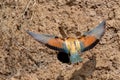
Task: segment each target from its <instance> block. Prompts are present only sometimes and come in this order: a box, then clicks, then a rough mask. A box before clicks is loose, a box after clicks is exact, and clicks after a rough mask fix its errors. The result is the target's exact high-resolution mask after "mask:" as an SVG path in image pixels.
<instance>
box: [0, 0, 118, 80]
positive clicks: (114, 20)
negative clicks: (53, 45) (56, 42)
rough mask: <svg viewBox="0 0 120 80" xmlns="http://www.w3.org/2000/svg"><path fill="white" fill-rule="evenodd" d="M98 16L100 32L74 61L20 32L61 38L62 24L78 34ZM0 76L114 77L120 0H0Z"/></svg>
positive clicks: (45, 79)
mask: <svg viewBox="0 0 120 80" xmlns="http://www.w3.org/2000/svg"><path fill="white" fill-rule="evenodd" d="M104 19H106V32H105V34H104V36H103V37H102V39H101V40H100V42H99V43H98V44H97V45H96V46H95V47H94V48H93V49H91V50H89V51H86V52H84V53H83V55H82V58H83V62H81V63H79V64H71V65H70V64H67V63H63V62H65V60H66V57H65V56H66V55H64V56H62V60H59V57H58V56H59V54H58V52H56V51H54V50H51V49H49V48H47V47H46V46H44V45H43V44H40V43H38V42H37V41H35V40H34V39H33V38H32V37H31V36H29V35H28V34H27V33H26V32H25V30H30V31H33V32H36V33H47V34H53V35H57V36H59V37H62V34H60V30H59V27H62V28H63V29H64V31H65V32H66V34H67V36H70V37H71V36H74V37H79V36H81V35H82V34H83V33H84V32H85V31H88V30H90V29H93V28H94V27H96V26H97V25H98V24H99V23H100V22H101V21H103V20H104ZM66 62H67V61H66ZM0 80H120V0H0Z"/></svg>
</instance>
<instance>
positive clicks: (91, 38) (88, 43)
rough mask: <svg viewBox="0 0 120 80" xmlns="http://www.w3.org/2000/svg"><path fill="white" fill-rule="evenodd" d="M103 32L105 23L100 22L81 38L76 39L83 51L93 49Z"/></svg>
mask: <svg viewBox="0 0 120 80" xmlns="http://www.w3.org/2000/svg"><path fill="white" fill-rule="evenodd" d="M104 32H105V21H103V22H101V23H100V24H99V25H98V26H97V27H96V28H94V29H93V30H90V31H88V32H86V33H85V34H84V35H83V36H82V37H80V38H78V39H79V41H80V45H81V48H82V49H83V51H84V50H88V49H91V48H93V47H94V46H95V45H96V44H97V43H98V42H99V40H100V38H101V37H102V36H103V34H104Z"/></svg>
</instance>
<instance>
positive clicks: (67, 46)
mask: <svg viewBox="0 0 120 80" xmlns="http://www.w3.org/2000/svg"><path fill="white" fill-rule="evenodd" d="M104 32H105V21H103V22H102V23H100V24H99V25H98V26H97V27H96V28H94V29H93V30H90V31H88V32H86V33H84V34H83V35H82V36H81V37H80V38H72V37H68V38H59V37H57V36H53V35H46V34H36V33H33V32H30V31H27V33H28V34H30V35H31V36H32V37H33V38H34V39H36V40H37V41H39V42H41V43H43V44H45V45H46V46H48V47H49V48H51V49H54V50H58V51H62V52H65V53H66V54H68V56H69V59H70V62H71V63H78V62H81V61H82V59H81V57H80V55H79V54H80V53H82V52H84V51H86V50H88V49H91V48H92V46H93V44H94V43H95V42H96V41H99V40H100V38H101V37H102V35H103V34H104Z"/></svg>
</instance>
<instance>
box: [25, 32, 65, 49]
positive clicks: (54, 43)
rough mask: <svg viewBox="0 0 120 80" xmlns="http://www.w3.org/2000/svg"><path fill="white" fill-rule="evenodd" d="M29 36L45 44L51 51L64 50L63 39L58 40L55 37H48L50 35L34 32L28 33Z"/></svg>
mask: <svg viewBox="0 0 120 80" xmlns="http://www.w3.org/2000/svg"><path fill="white" fill-rule="evenodd" d="M26 32H27V33H28V34H29V35H31V36H32V37H33V38H34V39H35V40H37V41H38V42H40V43H43V44H45V45H46V46H48V47H49V48H51V49H54V50H59V51H61V50H63V42H64V41H63V40H62V39H61V38H58V37H57V36H54V35H48V34H36V33H34V32H30V31H26Z"/></svg>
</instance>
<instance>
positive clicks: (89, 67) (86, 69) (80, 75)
mask: <svg viewBox="0 0 120 80" xmlns="http://www.w3.org/2000/svg"><path fill="white" fill-rule="evenodd" d="M95 66H96V57H95V56H92V57H90V60H88V61H87V62H85V63H84V64H83V66H82V68H80V69H79V70H78V71H75V72H74V73H73V74H72V77H71V78H70V80H86V78H87V77H88V76H91V75H92V73H93V72H94V71H95Z"/></svg>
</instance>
